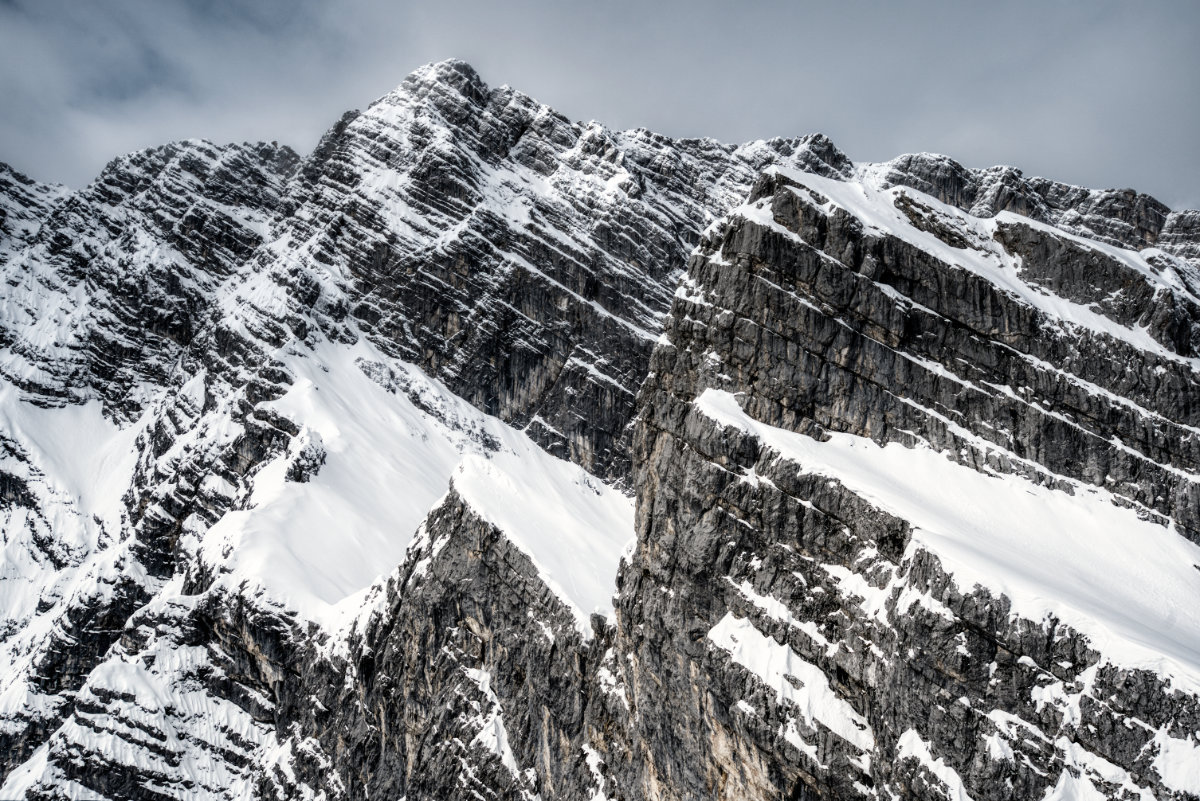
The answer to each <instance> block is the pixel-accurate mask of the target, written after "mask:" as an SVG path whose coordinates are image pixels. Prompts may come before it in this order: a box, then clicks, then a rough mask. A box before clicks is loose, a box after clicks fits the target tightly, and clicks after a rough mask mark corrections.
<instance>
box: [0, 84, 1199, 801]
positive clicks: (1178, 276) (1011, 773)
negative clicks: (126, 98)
mask: <svg viewBox="0 0 1200 801" xmlns="http://www.w3.org/2000/svg"><path fill="white" fill-rule="evenodd" d="M0 270H2V271H3V279H4V293H3V297H2V302H0V348H2V349H0V520H2V521H3V543H4V550H3V555H2V557H0V614H2V615H3V619H2V620H0V777H2V780H0V798H5V799H7V798H22V799H41V800H43V801H49V800H50V799H101V798H102V799H114V800H116V799H189V800H191V799H195V800H196V801H201V800H205V801H209V800H211V801H216V800H217V799H229V800H230V801H232V799H312V800H313V801H317V800H318V799H320V800H321V801H340V800H341V799H346V801H350V800H351V799H364V800H365V799H379V798H395V799H398V798H407V799H409V801H415V800H416V799H535V798H541V799H544V800H545V801H550V799H580V800H586V801H601V800H602V799H608V801H635V800H637V799H679V800H680V801H690V800H691V799H733V798H736V799H763V800H764V801H766V800H768V799H769V800H770V801H777V800H778V799H838V800H839V801H841V800H843V799H846V800H848V799H880V801H884V800H886V801H894V799H952V800H953V801H964V799H973V800H974V801H1025V800H1026V799H1039V800H1040V801H1075V800H1077V799H1108V798H1113V799H1145V800H1148V799H1177V800H1178V799H1197V798H1200V615H1197V614H1196V613H1195V610H1196V609H1197V608H1198V607H1200V546H1198V545H1197V543H1200V212H1196V211H1179V212H1172V211H1171V210H1169V209H1167V208H1166V207H1164V206H1163V205H1162V204H1160V203H1158V202H1157V201H1155V200H1154V199H1153V198H1150V197H1147V196H1145V195H1141V194H1137V193H1135V192H1133V191H1128V190H1126V191H1096V190H1089V189H1082V188H1079V187H1074V186H1067V185H1064V184H1060V183H1056V182H1053V181H1049V180H1045V179H1040V178H1034V179H1031V178H1027V177H1025V176H1023V175H1022V174H1021V173H1020V172H1019V171H1017V170H1015V169H1012V168H1007V167H1005V168H993V169H986V170H973V169H966V168H964V167H963V166H961V165H959V164H958V163H956V162H954V161H952V160H951V159H949V158H946V157H943V156H934V155H928V154H919V155H910V156H902V157H900V158H898V159H896V160H894V161H892V162H888V163H884V164H854V163H852V162H851V161H850V160H849V159H848V158H847V157H846V156H845V155H843V154H842V153H841V152H840V151H839V150H838V149H837V148H836V147H835V146H834V144H833V143H832V142H830V141H829V140H828V139H826V138H825V137H823V136H819V135H815V136H807V137H803V138H798V139H774V140H768V141H758V142H752V143H749V144H745V145H740V146H733V145H725V144H721V143H718V142H715V141H712V140H707V139H705V140H675V139H670V138H668V137H664V136H660V135H658V134H654V133H651V132H649V131H645V130H634V131H624V132H618V131H611V130H608V129H607V128H605V127H604V126H602V125H600V124H598V123H588V124H579V123H573V122H571V121H569V120H568V119H566V118H564V117H563V116H562V115H560V114H558V113H557V112H555V111H554V110H553V109H550V108H548V107H546V106H544V105H541V104H539V103H538V102H536V101H535V100H533V99H531V98H529V97H527V96H525V95H523V94H521V93H519V92H517V91H515V90H513V89H510V88H508V87H501V88H495V89H493V88H489V87H488V86H487V85H485V84H484V82H483V81H482V80H481V79H480V77H479V76H478V75H476V74H475V72H474V71H473V70H472V69H471V68H470V67H469V66H467V65H466V64H463V63H461V62H454V61H450V62H443V63H440V64H435V65H431V66H428V67H425V68H422V69H420V70H418V71H417V72H415V73H413V74H412V75H410V76H409V77H408V78H406V79H405V80H404V82H403V83H402V84H401V85H400V86H399V87H398V88H397V89H396V90H395V91H394V92H392V93H390V94H388V95H386V96H385V97H382V98H380V99H379V100H377V101H376V102H375V103H374V104H372V105H371V106H370V107H368V108H367V109H366V110H365V111H362V112H351V113H348V114H346V115H345V116H344V117H343V118H342V119H341V120H340V121H338V122H337V124H335V125H334V126H333V127H332V128H331V129H330V131H329V132H328V134H326V136H325V137H324V138H323V139H322V140H321V142H320V144H319V145H318V146H317V148H316V149H315V150H314V151H313V152H312V153H311V154H309V155H307V156H304V157H301V156H298V155H296V154H295V153H293V152H292V151H291V150H289V149H288V148H286V147H282V146H279V145H276V144H273V143H272V144H256V145H250V144H245V145H228V146H217V145H214V144H211V143H209V142H204V141H187V142H179V143H175V144H171V145H165V146H163V147H160V148H155V149H151V150H147V151H142V152H138V153H134V154H131V155H128V156H123V157H121V158H118V159H116V160H114V161H113V162H111V163H110V164H109V165H108V166H107V167H106V168H105V169H104V171H103V172H102V173H101V175H100V176H99V177H98V178H97V179H96V180H95V181H94V182H93V183H91V184H90V185H88V186H87V187H85V188H83V189H80V190H78V191H74V190H69V189H67V188H64V187H60V186H49V185H44V184H40V183H38V182H37V181H34V180H31V179H29V178H26V177H25V176H23V175H20V174H18V173H17V172H15V171H13V170H11V169H9V168H7V167H3V166H0Z"/></svg>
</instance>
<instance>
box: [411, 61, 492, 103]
mask: <svg viewBox="0 0 1200 801" xmlns="http://www.w3.org/2000/svg"><path fill="white" fill-rule="evenodd" d="M439 86H440V87H448V88H450V89H453V90H454V91H456V92H458V93H459V94H461V95H462V96H463V97H466V98H468V99H469V100H472V101H474V102H477V103H478V102H482V101H483V99H484V98H486V97H487V94H488V85H487V84H486V83H484V82H483V79H482V78H480V77H479V73H478V72H476V71H475V68H474V67H472V66H471V65H470V64H468V63H467V62H465V61H461V60H459V59H456V58H448V59H445V60H444V61H434V62H431V63H429V64H425V65H424V66H422V67H418V68H417V69H415V70H413V71H412V72H411V73H409V75H408V76H407V77H406V78H405V79H404V81H403V83H402V84H401V87H402V88H407V89H410V90H412V89H416V90H418V91H428V90H429V89H431V88H433V87H439Z"/></svg>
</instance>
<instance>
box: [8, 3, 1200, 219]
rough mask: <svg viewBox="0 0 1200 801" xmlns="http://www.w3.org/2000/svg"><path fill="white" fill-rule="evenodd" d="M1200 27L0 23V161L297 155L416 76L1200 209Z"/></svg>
mask: <svg viewBox="0 0 1200 801" xmlns="http://www.w3.org/2000/svg"><path fill="white" fill-rule="evenodd" d="M1198 42H1200V3H1197V2H1192V0H1172V1H1170V2H1150V1H1149V0H1146V1H1143V2H1136V3H1135V2H1106V1H1104V0H1088V1H1087V2H1068V1H1067V0H1060V1H1056V0H1040V2H1029V3H1025V2H987V3H984V2H973V0H957V1H955V2H904V3H900V2H882V0H881V2H876V3H867V2H852V1H848V2H835V0H826V2H821V3H801V2H787V3H785V2H752V1H750V0H746V1H745V2H735V1H734V0H725V2H717V1H708V0H695V1H694V2H659V3H651V2H650V1H649V0H642V2H624V1H614V2H605V1H604V0H587V1H586V2H568V0H558V2H528V1H523V0H506V1H505V2H455V1H454V0H429V2H425V3H421V4H415V3H409V2H400V1H399V0H393V1H392V2H387V1H386V0H347V2H340V3H334V2H319V1H318V0H187V1H184V0H0V108H2V109H3V113H2V114H0V160H3V161H7V162H9V163H10V164H12V165H13V166H15V167H16V168H18V169H20V170H22V171H24V172H27V173H29V174H31V175H32V176H34V177H36V178H40V179H42V180H56V181H62V182H65V183H67V184H69V185H71V186H80V185H82V184H84V183H86V182H87V181H88V180H89V179H90V178H91V177H93V176H94V175H95V174H96V173H97V172H98V171H99V170H100V168H101V167H102V166H103V164H104V163H105V162H106V161H108V160H109V159H110V158H112V157H113V156H115V155H118V154H120V153H123V152H127V151H130V150H135V149H137V148H140V147H146V146H149V145H154V144H160V143H162V142H165V141H169V140H171V139H182V138H188V137H197V136H199V137H206V138H209V139H213V140H215V141H221V142H225V141H234V140H236V141H243V140H250V139H268V140H269V139H275V140H278V141H280V142H286V143H287V144H289V145H292V146H293V147H295V148H296V149H297V150H299V151H301V152H307V151H308V150H309V149H311V147H312V146H313V145H314V144H315V143H316V141H317V139H318V137H319V136H320V134H321V133H322V132H323V131H324V130H325V129H326V128H327V127H328V126H329V125H330V124H332V123H333V122H334V121H335V120H336V119H337V118H338V117H339V116H340V114H341V112H342V111H344V110H346V109H348V108H362V107H365V106H366V105H367V104H368V103H369V102H370V101H371V100H372V99H374V98H375V97H377V96H379V95H381V94H383V93H385V92H386V91H388V90H389V89H391V88H392V87H394V86H395V85H396V84H398V83H399V82H400V81H401V80H402V79H403V77H404V75H405V74H407V73H408V72H410V71H411V70H412V69H413V68H415V67H417V66H419V65H420V64H423V63H425V62H429V61H437V60H441V59H443V58H449V57H456V58H462V59H465V60H467V61H469V62H471V63H472V64H474V65H475V67H476V68H477V69H478V70H479V72H480V74H481V75H482V76H483V78H484V80H485V81H487V82H488V83H489V84H491V85H493V86H498V85H500V84H505V83H507V84H509V85H511V86H514V87H516V88H518V89H520V90H522V91H524V92H526V93H528V94H531V95H533V96H534V97H536V98H538V99H539V100H541V101H543V102H546V103H549V104H550V105H552V106H554V107H556V108H557V109H558V110H560V111H562V112H563V113H564V114H566V115H567V116H569V117H572V118H574V119H581V120H589V119H598V120H601V121H603V122H605V123H606V124H608V125H610V126H612V127H616V128H629V127H636V126H645V127H648V128H652V129H654V130H657V131H661V132H663V133H666V134H670V135H673V136H714V137H717V138H719V139H724V140H727V141H744V140H749V139H756V138H760V137H769V136H776V135H799V134H804V133H810V132H813V131H823V132H824V133H826V134H828V135H829V136H830V137H832V138H833V140H834V141H835V142H836V143H837V144H838V145H839V146H840V147H841V148H842V149H843V150H845V151H846V152H847V153H848V154H849V155H850V157H851V158H853V159H855V160H869V161H877V160H883V159H888V158H891V157H893V156H895V155H898V154H900V153H904V152H912V151H921V150H926V151H935V152H942V153H948V154H950V155H951V156H953V157H955V158H957V159H958V160H959V161H962V162H964V163H965V164H967V165H969V166H987V165H991V164H1014V165H1016V166H1018V167H1020V168H1021V169H1023V170H1024V171H1025V172H1026V173H1027V174H1031V175H1032V174H1037V175H1046V176H1048V177H1052V178H1056V179H1059V180H1064V181H1068V182H1071V183H1079V184H1084V185H1088V186H1096V187H1108V186H1119V187H1125V186H1133V187H1135V188H1137V189H1139V190H1142V191H1145V192H1149V193H1151V194H1153V195H1155V196H1157V197H1158V198H1159V199H1161V200H1162V201H1164V202H1165V203H1167V204H1168V205H1170V206H1172V207H1175V208H1180V207H1184V206H1189V207H1198V206H1200V136H1198V132H1200V46H1198Z"/></svg>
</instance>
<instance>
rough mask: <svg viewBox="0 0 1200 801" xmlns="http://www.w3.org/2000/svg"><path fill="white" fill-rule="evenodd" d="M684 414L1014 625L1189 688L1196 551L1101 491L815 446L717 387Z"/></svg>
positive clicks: (895, 454) (1194, 685) (1199, 643)
mask: <svg viewBox="0 0 1200 801" xmlns="http://www.w3.org/2000/svg"><path fill="white" fill-rule="evenodd" d="M695 407H696V409H697V410H699V411H700V412H701V413H702V414H704V415H706V416H707V417H709V418H711V419H713V420H715V421H716V422H718V423H720V424H721V425H722V426H726V427H732V428H736V429H738V430H741V431H744V432H746V433H748V434H750V435H752V436H754V437H756V438H757V439H759V440H761V441H762V442H763V443H764V444H765V445H767V446H769V447H770V448H771V449H772V450H773V451H774V452H775V453H777V454H778V455H779V456H780V457H781V458H783V459H786V460H788V461H789V462H794V463H795V464H796V465H797V466H798V468H799V469H800V470H801V471H802V472H805V473H815V474H817V475H823V476H828V477H830V478H833V479H836V480H837V481H839V482H841V483H842V484H843V485H845V486H846V487H847V488H848V489H850V490H852V491H853V492H855V493H856V494H858V495H860V496H862V497H863V498H865V499H867V500H868V501H870V502H871V503H872V504H874V505H875V506H877V507H878V508H880V509H882V510H884V511H886V512H889V513H891V514H893V515H896V516H897V517H900V518H902V519H904V520H906V521H908V522H909V523H910V524H911V525H912V528H913V536H912V541H911V544H910V549H911V548H913V547H922V548H925V549H927V550H929V551H932V552H933V553H935V554H936V555H937V556H938V557H939V558H940V559H941V560H942V562H943V565H944V566H945V567H946V568H947V569H948V570H949V571H950V572H951V573H952V574H953V575H954V576H955V579H956V580H957V581H958V583H959V584H960V586H961V587H962V588H963V589H964V590H969V589H971V588H972V587H973V586H975V585H980V586H983V587H986V588H988V589H989V590H992V591H993V593H994V594H1003V595H1005V596H1007V597H1008V598H1009V599H1010V600H1011V601H1012V608H1011V612H1012V614H1014V615H1018V616H1020V617H1023V618H1026V619H1029V620H1033V621H1036V622H1041V621H1043V620H1045V619H1046V618H1048V617H1051V616H1053V617H1055V618H1057V619H1058V620H1060V621H1062V622H1063V623H1065V624H1067V625H1069V626H1071V627H1073V628H1075V629H1076V630H1077V631H1079V632H1080V633H1082V634H1085V635H1087V636H1088V637H1089V638H1090V639H1091V640H1092V642H1093V643H1094V644H1095V646H1096V647H1097V649H1098V650H1100V652H1101V653H1102V654H1103V656H1104V658H1106V659H1111V660H1112V661H1113V662H1114V663H1115V664H1118V665H1120V666H1122V667H1126V668H1145V669H1148V670H1152V671H1154V672H1156V673H1158V674H1160V675H1164V676H1168V677H1170V678H1171V679H1173V680H1174V681H1175V682H1176V685H1177V686H1179V687H1180V688H1181V689H1186V690H1187V691H1188V692H1197V691H1200V617H1197V616H1196V615H1193V614H1191V610H1192V609H1193V608H1194V607H1195V602H1196V599H1197V598H1200V546H1197V545H1196V544H1195V543H1192V542H1189V541H1188V540H1186V539H1184V538H1183V537H1181V536H1179V535H1178V534H1176V533H1175V532H1174V531H1173V530H1171V529H1170V528H1166V527H1164V526H1160V525H1157V524H1155V523H1152V522H1148V521H1146V520H1142V519H1139V517H1138V515H1137V514H1136V513H1134V512H1133V511H1132V510H1130V509H1127V508H1122V507H1120V506H1117V505H1114V503H1113V496H1112V495H1111V494H1110V493H1108V492H1107V491H1105V490H1101V489H1097V488H1095V487H1088V486H1084V485H1078V486H1077V488H1076V491H1075V494H1074V495H1068V494H1067V493H1065V492H1062V491H1059V490H1053V489H1049V488H1047V487H1042V486H1037V485H1035V484H1033V483H1032V482H1030V481H1028V480H1026V479H1023V478H1020V477H1018V476H1014V475H999V474H998V475H986V474H983V473H980V472H977V471H975V470H973V469H971V468H969V467H965V466H963V465H960V464H957V463H956V462H953V461H951V460H950V459H948V458H946V457H945V456H944V455H942V454H939V453H937V452H935V451H933V450H932V449H930V448H927V447H916V448H906V447H904V446H903V445H901V444H899V443H894V442H893V443H888V444H887V445H885V446H882V447H881V446H880V445H878V444H876V443H875V442H873V441H872V440H870V439H867V438H864V437H856V436H853V435H851V434H840V433H835V434H831V435H830V438H829V439H828V440H827V441H825V442H820V441H818V440H815V439H813V438H811V437H807V436H804V435H802V434H797V433H794V432H790V431H785V430H783V429H779V428H774V427H772V426H768V425H764V424H762V423H759V422H758V421H756V420H754V419H753V418H751V417H750V416H749V415H747V414H746V413H745V412H744V411H743V410H742V409H741V407H740V406H739V405H738V402H737V398H736V397H735V396H734V395H732V394H730V393H728V392H723V391H721V390H716V389H706V390H705V391H704V392H703V393H702V394H701V395H700V396H699V397H698V398H696V400H695ZM1131 553H1136V554H1137V558H1130V554H1131Z"/></svg>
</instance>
